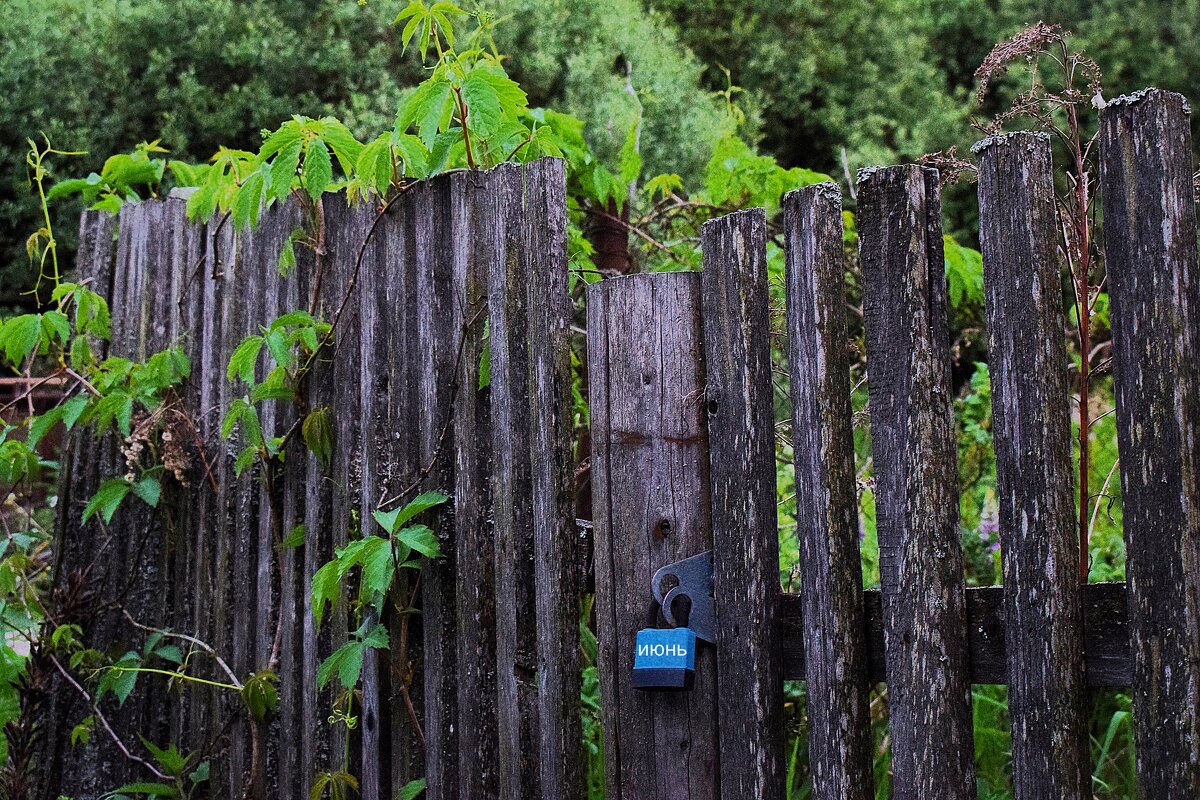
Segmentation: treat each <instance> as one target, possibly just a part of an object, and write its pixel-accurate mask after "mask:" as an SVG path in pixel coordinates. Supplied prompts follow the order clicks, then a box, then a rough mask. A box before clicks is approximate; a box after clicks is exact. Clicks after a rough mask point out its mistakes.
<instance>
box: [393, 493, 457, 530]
mask: <svg viewBox="0 0 1200 800" xmlns="http://www.w3.org/2000/svg"><path fill="white" fill-rule="evenodd" d="M449 499H450V497H449V495H447V494H446V493H445V492H440V491H437V490H434V491H430V492H422V493H421V494H419V495H417V496H416V497H414V498H413V499H412V502H410V503H409V504H408V505H406V506H405V507H404V508H402V509H400V513H399V514H398V515H397V517H396V525H403V524H404V523H406V522H408V521H409V520H410V519H412V518H413V517H415V516H416V515H417V514H420V513H421V512H422V511H428V510H429V509H431V508H433V507H434V506H440V505H441V504H442V503H444V502H446V501H447V500H449ZM392 530H395V528H393V529H392Z"/></svg>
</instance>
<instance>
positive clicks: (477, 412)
mask: <svg viewBox="0 0 1200 800" xmlns="http://www.w3.org/2000/svg"><path fill="white" fill-rule="evenodd" d="M487 192H488V178H487V177H486V176H484V177H477V176H474V175H466V174H464V175H463V176H462V178H461V179H459V180H458V181H457V182H456V184H455V191H454V194H453V196H452V198H451V209H450V213H451V215H452V217H453V218H454V219H455V220H456V221H457V224H456V226H455V231H454V235H453V241H452V263H453V265H454V311H453V317H454V319H455V320H456V321H457V322H458V324H459V326H460V328H461V333H460V335H461V336H462V343H461V344H460V345H459V347H460V348H461V349H460V355H458V356H457V364H456V366H455V368H456V374H455V378H454V380H455V387H456V388H455V391H454V423H453V426H454V436H455V445H454V452H455V465H454V475H455V484H454V523H455V537H456V540H457V550H456V551H455V556H456V558H457V564H456V566H455V572H456V579H457V582H456V585H455V599H456V601H457V609H456V613H457V617H458V653H457V658H458V729H459V730H460V731H466V732H467V733H466V735H460V736H459V738H458V762H459V764H460V765H465V767H466V768H463V769H460V770H459V775H458V777H459V782H458V796H459V797H460V798H463V800H466V798H472V797H478V798H481V799H482V798H494V797H496V796H497V792H498V780H499V775H498V772H499V764H498V763H497V752H496V751H497V746H498V740H497V729H496V702H495V698H496V608H495V597H496V581H495V569H496V563H495V560H496V553H495V547H494V535H493V531H492V527H491V519H490V508H491V503H490V498H491V487H490V485H489V482H488V477H489V475H490V471H489V470H490V464H491V460H490V453H491V438H492V430H491V422H490V419H489V390H488V388H487V386H486V381H483V382H481V377H483V375H482V366H483V365H482V359H483V357H484V353H485V352H486V343H485V339H484V334H485V332H486V331H487V326H488V315H487V297H488V284H487V281H488V265H489V263H490V262H489V255H490V254H491V252H492V249H491V248H492V247H493V241H494V240H492V239H489V238H487V237H485V236H484V232H485V231H486V230H487V229H488V228H487V220H488V216H487V214H488V211H487V206H486V203H487Z"/></svg>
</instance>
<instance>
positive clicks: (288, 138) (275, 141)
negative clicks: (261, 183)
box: [255, 120, 303, 166]
mask: <svg viewBox="0 0 1200 800" xmlns="http://www.w3.org/2000/svg"><path fill="white" fill-rule="evenodd" d="M302 137H303V134H302V133H301V131H300V126H299V125H298V124H296V121H295V120H288V121H287V122H285V123H283V124H282V125H280V126H279V128H278V129H277V130H276V131H275V132H274V133H272V134H271V135H270V136H268V137H267V138H266V140H265V141H264V142H263V144H262V147H261V148H259V151H258V155H257V156H256V157H255V164H256V165H258V166H261V165H262V164H264V163H266V161H267V159H269V158H270V157H271V156H273V155H275V154H276V153H281V152H284V151H286V150H288V149H289V148H291V147H293V146H294V145H297V144H301V143H302V142H301V139H302Z"/></svg>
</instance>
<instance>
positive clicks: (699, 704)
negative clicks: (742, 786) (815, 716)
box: [588, 273, 720, 800]
mask: <svg viewBox="0 0 1200 800" xmlns="http://www.w3.org/2000/svg"><path fill="white" fill-rule="evenodd" d="M703 359H704V354H703V341H702V330H701V324H700V278H699V276H698V275H695V274H689V273H670V274H666V273H663V274H655V275H632V276H628V277H623V278H613V279H609V280H605V281H602V282H600V283H596V284H593V285H591V286H590V287H588V374H589V376H590V399H591V410H592V475H593V477H592V481H593V487H594V491H593V501H592V503H593V511H594V514H595V536H596V538H595V542H596V546H595V569H596V603H595V608H594V610H595V616H596V633H597V637H598V640H599V673H600V696H601V699H602V703H601V722H602V725H603V729H604V742H605V746H604V753H605V782H606V786H607V796H608V798H610V800H638V799H639V798H643V797H647V796H653V797H655V798H661V800H674V799H675V798H687V800H713V799H714V798H717V797H719V796H720V794H719V788H718V767H717V761H718V744H717V729H716V720H717V705H716V703H717V681H716V677H717V676H716V653H715V650H714V648H713V647H711V646H705V645H701V646H700V647H699V649H698V652H697V653H696V678H695V688H694V689H693V690H692V691H691V692H684V693H680V694H666V693H646V692H639V691H637V690H635V689H634V688H633V686H632V682H631V676H632V671H633V656H634V649H633V647H634V638H635V635H636V633H637V631H638V630H639V629H641V628H645V627H651V626H653V625H655V624H656V623H658V621H659V616H660V615H659V613H658V612H657V611H656V609H655V606H654V600H653V596H652V594H651V585H650V581H651V578H652V577H653V576H654V573H655V572H656V571H657V570H658V569H659V568H660V567H663V566H666V565H667V564H670V563H673V562H675V561H679V560H682V559H684V558H688V557H690V556H694V555H696V554H698V553H701V552H703V551H705V550H708V549H709V548H710V547H711V546H712V527H711V521H710V510H709V508H710V507H709V502H708V498H709V482H708V469H709V460H708V436H707V428H706V425H705V414H704V399H703V393H704V360H703Z"/></svg>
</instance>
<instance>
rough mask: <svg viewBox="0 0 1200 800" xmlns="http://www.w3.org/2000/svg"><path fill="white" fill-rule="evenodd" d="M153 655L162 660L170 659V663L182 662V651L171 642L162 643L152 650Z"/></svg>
mask: <svg viewBox="0 0 1200 800" xmlns="http://www.w3.org/2000/svg"><path fill="white" fill-rule="evenodd" d="M154 655H156V656H158V657H159V658H161V659H163V660H164V661H170V662H171V663H172V664H182V663H183V651H182V650H180V649H179V648H178V647H176V646H175V645H173V644H166V645H163V646H162V647H160V648H158V649H157V650H155V651H154Z"/></svg>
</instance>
